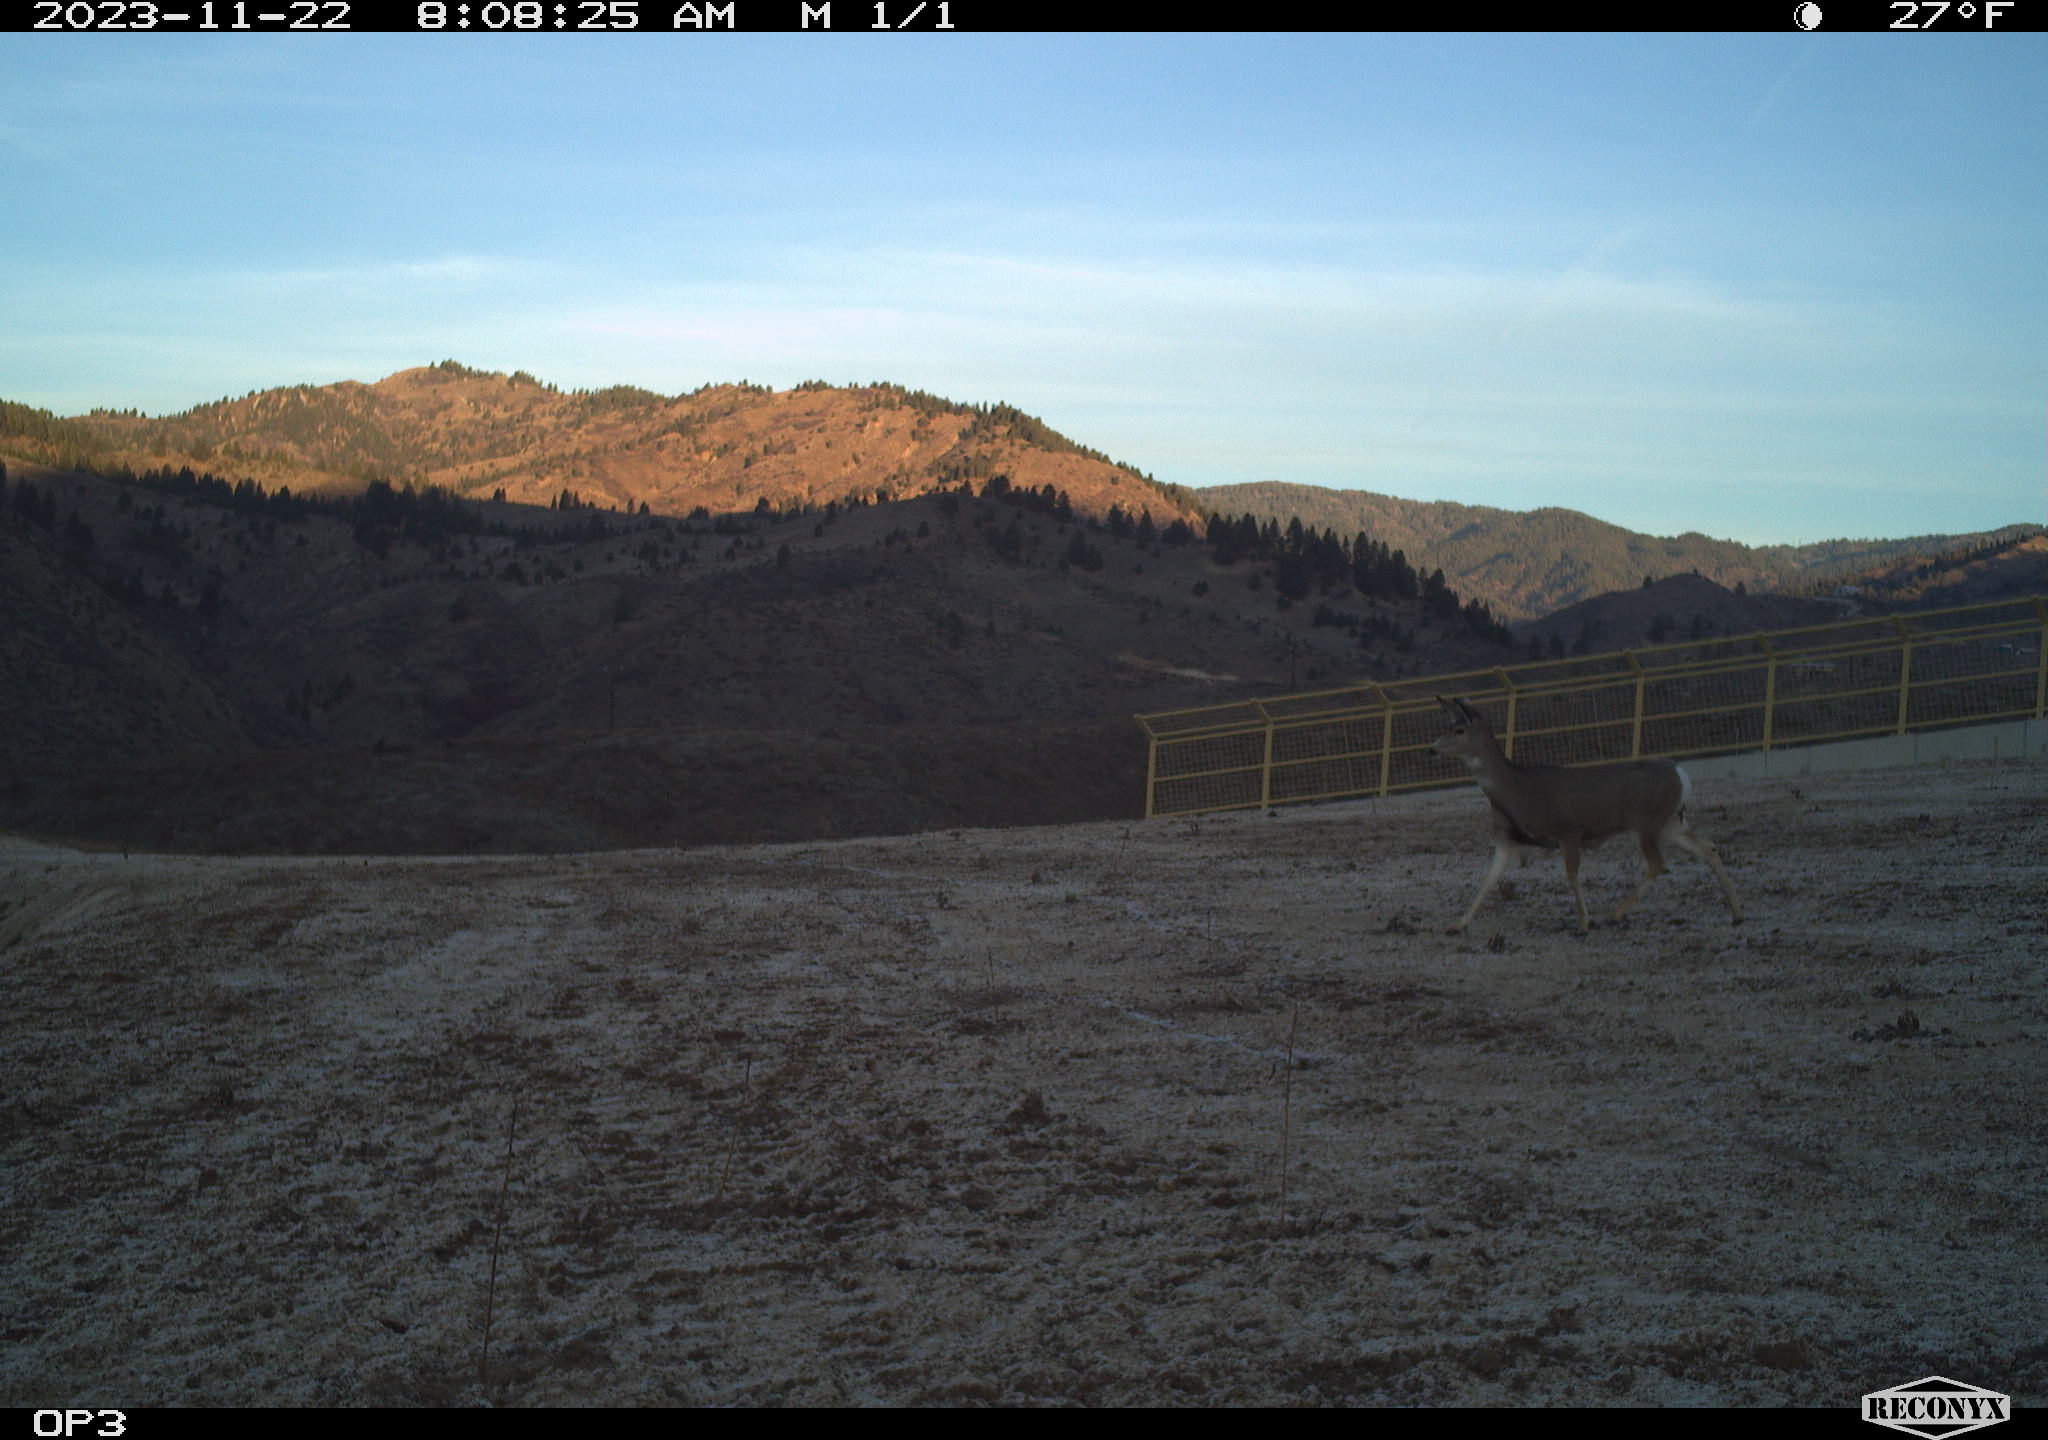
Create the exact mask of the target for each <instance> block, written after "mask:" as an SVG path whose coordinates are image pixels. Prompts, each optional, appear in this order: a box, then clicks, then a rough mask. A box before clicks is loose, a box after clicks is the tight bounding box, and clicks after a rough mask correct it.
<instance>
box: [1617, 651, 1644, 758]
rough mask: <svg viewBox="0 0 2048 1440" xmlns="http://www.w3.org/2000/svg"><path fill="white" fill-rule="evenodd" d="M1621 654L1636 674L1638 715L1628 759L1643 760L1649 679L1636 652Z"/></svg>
mask: <svg viewBox="0 0 2048 1440" xmlns="http://www.w3.org/2000/svg"><path fill="white" fill-rule="evenodd" d="M1621 653H1622V655H1623V656H1624V657H1626V658H1627V660H1628V668H1629V669H1631V670H1633V671H1635V674H1636V713H1635V719H1634V721H1633V722H1632V723H1631V724H1630V726H1629V737H1628V758H1629V759H1631V760H1640V759H1642V758H1643V686H1644V685H1645V684H1646V683H1647V682H1648V680H1649V677H1648V676H1647V675H1645V674H1643V666H1642V662H1641V661H1639V660H1637V659H1636V652H1635V651H1633V650H1624V651H1622V652H1621Z"/></svg>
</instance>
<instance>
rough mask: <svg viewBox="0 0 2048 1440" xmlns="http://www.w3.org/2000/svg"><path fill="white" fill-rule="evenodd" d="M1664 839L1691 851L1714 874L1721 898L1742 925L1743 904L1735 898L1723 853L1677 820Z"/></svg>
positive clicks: (1667, 830)
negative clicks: (1722, 860)
mask: <svg viewBox="0 0 2048 1440" xmlns="http://www.w3.org/2000/svg"><path fill="white" fill-rule="evenodd" d="M1664 838H1665V839H1667V840H1669V841H1670V842H1671V843H1672V844H1674V845H1676V846H1678V847H1679V848H1680V849H1681V850H1690V851H1692V853H1693V854H1695V855H1697V856H1699V857H1700V859H1702V860H1704V861H1706V862H1707V866H1708V868H1709V869H1711V870H1712V871H1713V872H1714V879H1715V880H1716V881H1718V882H1719V883H1720V886H1721V898H1722V899H1724V900H1726V901H1727V902H1728V913H1729V914H1730V915H1732V916H1734V917H1735V923H1736V924H1738V925H1739V924H1741V923H1742V902H1741V901H1740V900H1737V899H1736V898H1735V886H1734V885H1733V884H1732V883H1731V882H1730V881H1729V879H1728V872H1727V870H1725V869H1724V868H1722V865H1721V852H1720V851H1718V850H1716V849H1715V848H1714V844H1713V842H1712V841H1711V840H1709V839H1707V837H1706V836H1704V835H1701V834H1700V833H1699V832H1698V831H1696V830H1694V829H1693V828H1692V827H1691V826H1689V825H1687V824H1686V823H1685V822H1684V821H1683V820H1675V821H1673V822H1672V823H1671V824H1670V825H1668V826H1666V827H1665V830H1664Z"/></svg>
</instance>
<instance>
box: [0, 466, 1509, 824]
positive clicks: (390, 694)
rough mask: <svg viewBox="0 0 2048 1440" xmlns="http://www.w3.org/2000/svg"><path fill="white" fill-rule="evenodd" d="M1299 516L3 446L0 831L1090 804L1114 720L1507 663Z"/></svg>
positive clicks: (1127, 738)
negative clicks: (435, 474) (419, 485)
mask: <svg viewBox="0 0 2048 1440" xmlns="http://www.w3.org/2000/svg"><path fill="white" fill-rule="evenodd" d="M970 483H971V482H970ZM1307 538H1308V537H1306V536H1305V535H1304V536H1302V537H1300V539H1301V543H1299V544H1297V543H1295V540H1294V537H1292V536H1290V535H1289V534H1288V533H1286V532H1283V531H1281V530H1280V529H1279V528H1278V527H1264V528H1261V527H1249V530H1248V532H1246V531H1244V530H1239V531H1233V533H1232V534H1231V535H1230V536H1229V537H1227V539H1228V544H1227V545H1223V544H1218V543H1205V541H1204V540H1203V539H1202V538H1201V537H1198V536H1197V535H1196V533H1195V532H1194V530H1193V528H1192V527H1190V526H1188V525H1185V524H1180V523H1175V524H1173V525H1169V526H1165V527H1161V526H1158V525H1156V524H1152V523H1151V522H1149V521H1148V520H1147V519H1146V518H1145V517H1144V515H1143V514H1142V512H1141V514H1140V517H1139V519H1137V520H1136V521H1133V520H1131V519H1130V518H1129V517H1128V516H1127V515H1125V514H1123V513H1122V512H1121V511H1120V510H1113V511H1112V512H1111V514H1110V516H1108V517H1106V518H1104V519H1102V520H1096V519H1093V518H1091V517H1088V516H1085V515H1082V514H1081V513H1080V512H1079V511H1078V510H1077V509H1073V508H1068V507H1066V506H1063V505H1062V504H1060V503H1059V500H1058V496H1057V492H1055V494H1054V495H1052V496H1050V497H1049V496H1048V495H1047V494H1046V493H1045V491H1043V490H1039V491H1029V490H1025V489H1023V488H1021V487H1014V486H1009V485H1006V484H1003V483H1000V482H998V481H996V480H994V479H991V480H989V481H985V482H982V483H981V484H980V485H979V486H978V487H975V488H974V489H973V490H972V491H970V490H969V489H968V488H967V486H966V485H962V486H960V487H957V488H954V489H950V490H946V491H941V492H935V493H933V494H930V495H924V496H919V497H916V498H913V499H906V500H896V501H886V502H875V501H868V502H865V503H847V504H841V503H838V502H828V503H827V504H826V505H825V506H823V507H822V508H821V509H818V510H816V511H809V510H794V511H775V510H765V511H761V510H756V511H749V512H747V513H744V514H725V515H718V516H708V517H704V518H701V519H695V520H692V519H688V518H681V519H678V518H673V517H666V516H659V515H654V514H648V515H641V514H638V513H637V512H636V513H632V514H627V513H623V512H613V511H608V510H600V509H595V508H593V507H591V506H590V505H588V504H587V503H585V504H577V503H573V502H572V503H570V504H568V505H567V506H563V505H561V504H560V503H559V501H558V504H557V506H556V507H555V508H553V509H549V508H544V507H540V506H529V505H517V504H513V503H511V502H509V501H506V502H499V501H491V500H460V499H451V498H449V497H448V496H447V494H446V492H443V491H438V490H428V491H419V490H407V489H404V488H402V487H393V486H391V485H390V484H389V483H387V482H384V481H374V482H369V483H368V484H367V485H366V487H365V488H364V489H363V490H362V492H361V493H359V494H357V495H354V496H348V497H344V496H334V497H313V498H309V497H306V496H304V495H301V494H299V493H297V492H292V493H290V494H286V493H285V492H284V491H283V490H281V489H280V490H270V489H267V488H266V487H264V486H262V485H259V484H258V483H256V482H254V481H251V480H248V479H242V480H238V481H235V482H234V483H232V484H231V483H229V482H228V480H226V479H225V478H211V477H207V476H203V475H199V474H196V473H194V472H192V471H189V470H177V471H161V470H159V471H154V472H150V473H148V474H147V475H146V476H143V477H138V478H133V479H110V478H105V477H97V476H92V475H87V474H83V473H78V472H60V471H54V470H51V469H49V468H47V467H43V466H39V465H32V464H24V463H21V462H19V461H18V460H17V461H13V462H10V463H8V464H7V465H6V466H5V474H4V475H0V603H4V606H5V613H6V615H7V624H6V625H5V626H4V627H0V734H4V735H6V736H7V745H6V747H5V753H4V754H0V830H6V829H9V828H15V829H24V830H29V831H35V832H41V833H47V834H51V835H53V836H58V837H62V836H72V837H75V838H84V839H92V840H96V841H99V842H101V843H117V842H118V843H137V844H145V845H153V846H168V847H172V848H209V847H214V848H229V849H237V848H243V849H258V850H315V851H333V850H355V849H368V850H380V849H381V850H401V851H402V850H449V849H468V848H485V849H492V848H495V849H505V848H531V849H547V848H554V847H556V846H562V847H567V848H575V847H581V846H588V845H592V844H605V845H611V844H621V845H623V844H676V843H700V842H703V841H707V840H723V839H733V838H740V837H747V836H752V837H757V838H758V837H768V836H773V837H777V838H791V839H793V838H799V837H802V836H806V835H820V834H834V833H837V834H853V833H874V832H876V831H878V830H890V829H905V828H918V827H920V826H928V825H959V824H976V825H996V824H1012V823H1026V822H1034V823H1035V822H1045V821H1051V820H1057V819H1086V818H1103V817H1106V816H1114V815H1122V814H1129V813H1131V812H1132V808H1133V807H1134V806H1136V805H1138V804H1140V803H1141V796H1142V784H1143V776H1144V751H1143V746H1142V743H1141V740H1140V736H1139V732H1138V730H1137V727H1136V726H1134V725H1133V724H1132V723H1131V716H1132V714H1133V713H1135V712H1142V711H1153V710H1167V709H1175V708H1180V707H1184V706H1193V705H1202V704H1209V703H1214V702H1216V701H1219V700H1233V699H1238V698H1241V697H1243V696H1245V695H1257V694H1272V693H1276V692H1280V691H1286V690H1294V689H1306V688H1314V687H1323V686H1339V685H1344V684H1348V683H1353V682H1356V681H1362V680H1370V679H1375V678H1382V677H1389V676H1396V675H1402V674H1412V673H1416V672H1418V671H1420V670H1426V669H1460V668H1471V667H1473V666H1479V665H1485V664H1489V663H1499V662H1500V660H1502V659H1503V658H1505V657H1506V656H1507V655H1509V654H1511V653H1512V649H1511V648H1510V647H1511V642H1510V641H1509V639H1508V637H1507V636H1506V635H1505V633H1504V632H1503V631H1502V630H1501V627H1500V626H1499V625H1498V624H1497V622H1496V621H1495V620H1494V618H1493V617H1492V616H1490V615H1489V614H1488V613H1486V612H1485V610H1484V607H1480V606H1476V605H1473V604H1469V603H1467V602H1465V601H1463V600H1462V599H1461V598H1460V597H1459V596H1458V595H1457V594H1456V593H1455V592H1453V591H1452V590H1451V589H1450V588H1448V587H1447V586H1446V585H1445V584H1443V583H1442V581H1441V578H1440V577H1437V576H1435V575H1428V576H1424V575H1418V574H1417V573H1415V571H1414V570H1413V568H1412V567H1404V566H1401V565H1397V564H1395V563H1393V561H1392V559H1391V557H1390V556H1388V555H1386V554H1384V553H1382V552H1381V550H1380V549H1379V548H1377V547H1373V546H1368V547H1366V549H1365V550H1364V551H1362V552H1357V553H1353V552H1351V551H1347V550H1346V549H1345V548H1344V547H1343V546H1334V545H1331V544H1327V543H1324V542H1323V541H1322V540H1320V539H1319V540H1318V541H1317V542H1316V543H1315V544H1313V545H1311V544H1308V543H1307ZM259 753H260V756H261V758H260V759H259V758H256V756H257V755H258V754H259ZM287 755H289V756H294V757H296V758H290V759H287V758H284V757H285V756H287Z"/></svg>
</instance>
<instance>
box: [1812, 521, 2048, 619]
mask: <svg viewBox="0 0 2048 1440" xmlns="http://www.w3.org/2000/svg"><path fill="white" fill-rule="evenodd" d="M1843 579H1844V581H1845V582H1846V583H1848V584H1850V585H1852V586H1853V587H1854V588H1855V589H1856V590H1857V591H1858V592H1859V593H1860V594H1861V595H1862V596H1863V597H1865V598H1867V599H1870V600H1876V601H1883V602H1885V603H1888V604H1894V605H1971V604H1975V603H1976V602H1978V601H1981V600H2000V599H2005V598H2006V597H2008V596H2013V595H2033V594H2048V534H2042V533H2039V532H2035V533H2032V534H2020V535H2006V536H1992V537H1988V538H1986V539H1985V540H1983V542H1982V543H1979V544H1975V545H1965V546H1963V547H1960V548H1958V549H1955V550H1952V551H1950V552H1948V553H1945V554H1940V555H1936V556H1934V557H1932V558H1930V559H1925V560H1920V559H1907V560H1902V561H1899V562H1896V563H1893V564H1888V565H1880V566H1878V567H1876V568H1874V569H1871V570H1866V571H1860V572H1857V573H1854V574H1850V575H1846V576H1844V577H1843Z"/></svg>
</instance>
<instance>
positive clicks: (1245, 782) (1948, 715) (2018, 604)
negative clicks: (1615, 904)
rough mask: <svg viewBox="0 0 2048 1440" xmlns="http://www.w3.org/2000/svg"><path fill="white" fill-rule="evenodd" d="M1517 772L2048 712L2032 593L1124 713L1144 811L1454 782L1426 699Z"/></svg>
mask: <svg viewBox="0 0 2048 1440" xmlns="http://www.w3.org/2000/svg"><path fill="white" fill-rule="evenodd" d="M1439 694H1442V695H1450V694H1456V695H1460V696H1463V697H1464V698H1465V699H1467V700H1470V701H1471V702H1472V703H1473V704H1475V705H1477V706H1479V707H1480V708H1481V709H1482V710H1485V711H1487V712H1488V714H1489V717H1490V718H1491V719H1492V721H1493V723H1494V726H1495V729H1496V730H1497V732H1498V733H1499V736H1500V741H1501V746H1502V748H1503V749H1505V750H1506V751H1507V753H1508V754H1509V755H1510V756H1512V757H1513V758H1515V759H1518V760H1522V761H1524V762H1529V763H1538V764H1548V765H1591V764H1597V763H1600V762H1602V761H1607V760H1625V759H1631V758H1637V757H1647V756H1657V755H1665V756H1672V757H1683V756H1697V755H1720V754H1727V753H1730V752H1733V751H1744V750H1771V749H1778V748H1783V747H1786V746H1795V745H1813V744H1818V743H1821V742H1824V741H1830V740H1849V739H1857V738H1863V737H1868V736H1873V735H1903V734H1906V733H1907V732H1909V731H1915V730H1932V729H1940V728H1943V727H1947V726H1955V725H1976V724H1983V723H1986V722H1989V721H1994V720H2009V719H2017V718H2022V717H2033V718H2040V717H2042V716H2044V715H2048V597H2043V596H2039V595H2035V596H2031V597H2028V598H2026V599H2022V600H2002V601H1997V602H1994V603H1992V604H1987V605H1964V606H1958V607H1956V608H1954V609H1948V610H1929V611H1923V612H1921V613H1919V614H1914V615H1893V616H1881V617H1871V618H1865V619H1861V620H1845V621H1841V622H1838V623H1836V624H1832V625H1813V626H1807V627H1805V628H1803V629H1798V630H1773V631H1765V632H1761V633H1758V634H1754V635H1742V636H1732V637H1728V638H1724V639H1717V640H1688V641H1682V642H1680V643H1677V644H1673V645H1656V646H1650V647H1648V648H1645V649H1640V650H1616V651H1611V652H1608V653H1606V654H1602V655H1584V656H1575V657H1572V658H1570V659H1566V660H1544V661H1531V662H1529V663H1526V664H1520V665H1505V666H1501V667H1498V668H1496V669H1491V670H1466V671H1460V672H1457V673H1453V674H1446V675H1432V676H1427V677H1424V678H1421V679H1414V680H1399V681H1388V682H1384V683H1372V684H1359V685H1353V686H1348V687H1346V688H1344V689H1341V690H1321V691H1314V692H1310V693H1307V694H1298V695H1278V696H1272V697H1269V698H1265V699H1254V700H1240V701H1237V702H1235V703H1233V704H1228V705H1209V706H1203V707H1201V708H1200V709H1194V710H1169V711H1162V712H1160V713H1157V714H1152V715H1140V716H1138V717H1136V718H1137V722H1138V725H1139V727H1140V728H1141V729H1143V730H1144V732H1145V735H1146V739H1147V741H1148V752H1149V753H1148V757H1147V761H1146V777H1145V813H1146V814H1147V815H1148V816H1157V815H1187V814H1194V813H1197V812H1201V811H1206V810H1232V809H1246V808H1250V807H1253V806H1263V805H1282V804H1294V803H1297V802H1301V801H1308V800H1334V799H1353V798H1357V797H1360V796H1366V795H1390V794H1393V793H1395V792H1397V791H1402V790H1419V789H1425V788H1428V787H1431V786H1437V785H1450V784H1455V783H1457V782H1459V781H1462V780H1465V779H1467V778H1468V777H1467V775H1466V774H1465V772H1464V770H1463V769H1462V768H1460V767H1459V766H1458V765H1456V764H1455V762H1452V761H1448V760H1444V759H1442V758H1440V757H1438V756H1437V755H1435V754H1434V753H1432V752H1431V751H1430V749H1429V745H1430V742H1431V741H1432V740H1434V739H1435V738H1436V737H1437V735H1438V734H1439V733H1441V731H1442V728H1443V727H1442V723H1441V721H1440V719H1439V712H1438V710H1437V706H1436V700H1435V697H1436V696H1437V695H1439Z"/></svg>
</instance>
